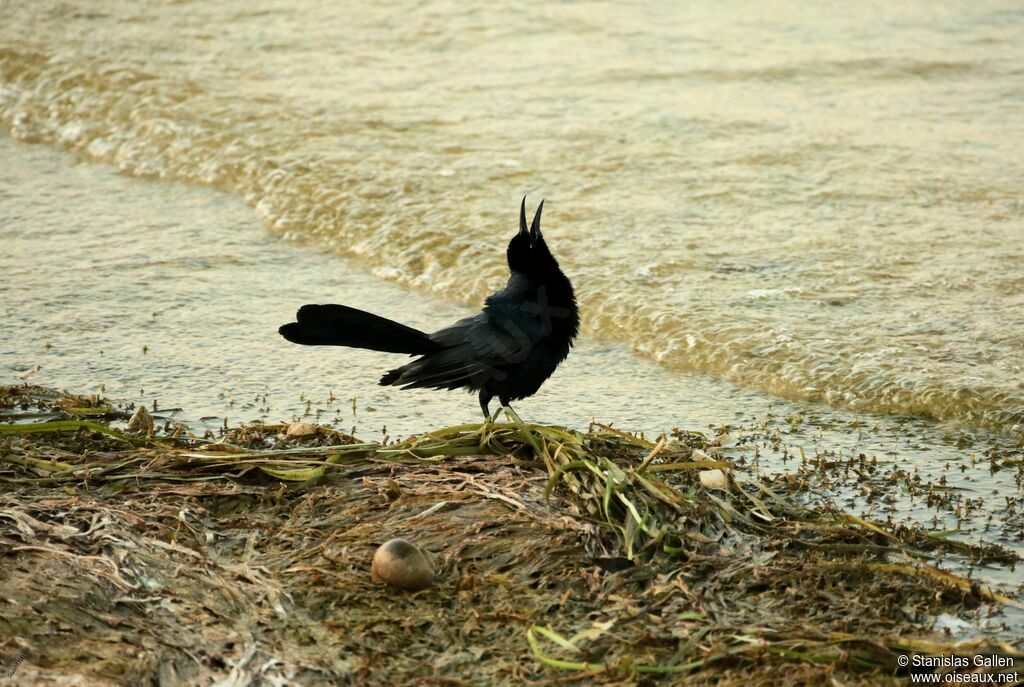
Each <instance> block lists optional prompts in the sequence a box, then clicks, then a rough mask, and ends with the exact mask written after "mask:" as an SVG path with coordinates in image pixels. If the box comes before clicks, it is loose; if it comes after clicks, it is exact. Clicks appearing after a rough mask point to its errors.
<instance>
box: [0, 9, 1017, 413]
mask: <svg viewBox="0 0 1024 687" xmlns="http://www.w3.org/2000/svg"><path fill="white" fill-rule="evenodd" d="M3 12H4V21H3V22H2V23H0V24H2V25H0V119H2V121H3V122H4V123H5V125H6V126H7V128H8V129H9V130H10V131H11V132H12V133H13V135H14V136H15V137H17V138H22V139H25V140H30V141H45V142H49V143H53V144H57V145H59V146H62V147H64V148H67V149H69V150H73V151H75V152H76V153H78V154H79V155H82V156H84V157H86V158H91V159H98V160H106V161H110V162H114V163H116V164H117V165H118V166H119V167H120V168H121V169H122V170H124V171H126V172H129V173H132V174H137V175H147V176H155V177H161V178H177V179H186V180H191V181H197V182H200V183H203V184H209V185H213V186H217V187H220V188H223V189H226V190H229V191H231V192H233V193H235V194H236V195H239V196H242V197H244V198H245V199H246V200H247V202H249V203H250V204H252V205H254V206H255V207H256V208H257V209H258V211H259V212H260V214H261V215H262V217H263V218H264V219H265V220H266V222H267V223H268V224H269V226H271V227H272V228H273V229H274V230H275V231H277V232H278V233H280V234H281V235H284V236H287V237H290V238H298V239H302V240H305V241H309V242H313V243H315V244H317V245H320V246H323V247H326V248H329V249H331V250H334V251H336V252H338V253H341V254H344V255H346V256H348V257H351V258H353V259H354V260H355V261H356V262H358V263H359V264H361V265H363V266H364V267H366V268H367V269H371V270H373V272H374V274H375V275H376V276H378V277H380V278H383V279H390V280H396V281H400V282H403V283H404V284H406V285H409V286H412V287H414V288H416V289H418V290H420V291H429V292H432V293H435V294H437V295H439V296H442V297H446V298H452V299H457V300H459V301H462V302H465V303H470V304H476V303H479V301H480V300H481V298H482V297H483V295H485V294H486V293H487V292H488V291H489V290H491V289H493V288H494V287H495V286H496V285H497V284H499V283H500V282H501V281H502V272H503V265H502V263H501V252H500V251H498V250H495V242H499V243H500V242H501V240H503V239H504V238H505V237H506V236H508V234H509V232H510V231H512V230H514V227H515V223H516V210H517V206H518V200H519V197H520V196H521V194H523V193H524V192H527V191H529V192H531V193H532V194H534V196H535V200H538V199H539V198H540V197H541V196H545V197H547V199H548V203H547V205H546V208H547V212H546V213H545V218H546V230H545V233H546V235H547V236H548V237H549V239H550V241H551V243H552V244H553V246H554V248H555V251H556V253H557V254H558V255H559V257H560V258H561V260H562V263H563V265H564V266H565V267H566V270H567V272H568V273H569V274H570V275H571V276H572V277H573V278H574V279H575V281H576V283H577V284H578V287H579V288H578V291H579V293H580V296H581V301H582V305H583V317H584V325H585V327H586V330H587V331H588V332H589V333H592V334H595V335H597V336H599V337H600V338H602V339H604V340H609V341H620V342H624V343H627V344H629V345H631V346H632V347H633V348H634V349H635V350H637V351H639V352H641V353H643V354H645V355H647V356H649V357H651V358H653V359H654V360H657V361H658V362H660V363H661V364H663V365H665V366H668V367H672V368H675V369H680V370H698V371H705V372H709V373H712V374H714V375H717V376H721V377H725V378H728V379H730V380H732V381H734V382H736V383H737V384H740V385H742V386H745V387H748V388H751V389H758V390H762V391H768V392H771V393H774V394H777V395H780V396H784V397H787V398H804V399H812V400H825V401H827V402H830V403H833V404H837V405H843V406H847V407H852V408H855V409H859V410H869V411H882V412H901V413H903V412H913V413H927V414H931V415H933V416H935V417H939V418H947V419H957V420H962V421H966V422H971V423H981V424H986V425H988V426H990V427H994V428H996V429H997V430H999V431H1003V432H1020V431H1021V428H1022V420H1024V371H1022V368H1021V360H1022V356H1021V354H1022V352H1024V260H1022V259H1021V250H1020V245H1021V240H1022V239H1024V223H1022V219H1024V203H1022V200H1021V196H1020V189H1021V188H1024V160H1022V158H1021V156H1020V155H1019V150H1020V149H1021V148H1022V147H1024V119H1022V118H1021V117H1020V116H1019V108H1020V106H1021V104H1022V99H1024V89H1022V88H1021V83H1022V82H1021V76H1022V74H1024V50H1021V41H1020V38H1021V36H1022V35H1024V10H1022V9H1021V7H1020V5H1019V3H1013V2H987V3H960V4H955V5H954V4H947V5H944V6H941V7H939V6H936V5H935V4H934V3H925V2H916V3H909V4H904V5H901V6H900V7H899V8H893V7H891V6H889V5H871V4H859V5H850V6H843V7H833V6H829V7H828V8H824V7H823V8H821V9H813V8H810V9H809V8H808V7H807V6H806V4H805V3H790V2H770V3H742V2H739V3H706V4H696V5H695V4H687V5H686V6H680V7H666V6H663V4H644V3H641V4H630V5H623V4H603V3H562V4H552V5H538V6H532V7H524V6H522V4H521V3H490V4H488V5H487V6H486V7H480V8H466V7H464V5H463V4H462V3H455V2H449V1H446V0H440V1H431V2H420V3H415V4H413V5H407V4H401V3H390V2H381V3H373V4H372V5H370V6H360V7H359V9H358V11H357V10H354V9H352V8H349V7H346V6H344V4H338V3H333V2H316V1H310V2H293V1H290V0H289V1H288V2H284V1H283V0H261V1H258V2H244V3H242V2H225V3H138V2H135V1H134V0H120V1H114V2H110V3H104V4H103V5H102V6H96V7H95V8H93V7H90V8H89V10H88V11H85V10H83V9H81V8H79V7H78V6H76V5H74V4H67V3H60V2H50V1H46V0H43V1H39V2H32V3H7V4H5V5H4V9H3ZM584 247H585V250H584V249H583V248H584Z"/></svg>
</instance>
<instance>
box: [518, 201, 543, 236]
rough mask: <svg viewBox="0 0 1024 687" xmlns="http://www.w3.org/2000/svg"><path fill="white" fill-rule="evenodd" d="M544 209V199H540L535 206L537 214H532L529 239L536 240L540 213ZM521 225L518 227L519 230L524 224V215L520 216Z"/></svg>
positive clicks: (538, 231) (538, 233)
mask: <svg viewBox="0 0 1024 687" xmlns="http://www.w3.org/2000/svg"><path fill="white" fill-rule="evenodd" d="M523 202H524V203H525V202H526V198H523ZM543 210H544V201H543V200H541V201H540V205H538V206H537V214H536V215H534V216H533V224H531V225H530V240H531V241H533V242H536V241H537V239H539V238H540V213H541V212H542V211H543ZM521 224H522V226H521V227H520V228H519V230H520V231H522V230H523V227H525V226H526V216H525V215H523V216H522V221H521Z"/></svg>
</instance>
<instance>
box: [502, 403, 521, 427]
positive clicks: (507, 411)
mask: <svg viewBox="0 0 1024 687" xmlns="http://www.w3.org/2000/svg"><path fill="white" fill-rule="evenodd" d="M501 407H502V408H504V409H505V414H506V415H508V416H509V417H510V418H512V422H515V423H516V424H520V425H521V424H523V420H522V418H520V417H519V413H517V412H516V411H514V410H512V406H510V405H509V404H508V401H502V402H501Z"/></svg>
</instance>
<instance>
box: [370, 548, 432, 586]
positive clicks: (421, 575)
mask: <svg viewBox="0 0 1024 687" xmlns="http://www.w3.org/2000/svg"><path fill="white" fill-rule="evenodd" d="M370 579H371V580H373V581H374V582H375V583H376V584H388V585H390V586H392V587H395V588H397V589H404V590H406V591H416V590H418V589H426V588H427V587H429V586H430V585H432V584H434V563H433V561H432V560H431V558H430V557H428V555H427V554H425V553H424V552H423V551H422V550H421V549H420V548H419V547H418V546H416V545H415V544H412V543H410V542H408V541H406V540H405V539H392V540H391V541H388V542H385V543H383V544H381V545H380V547H378V549H377V552H376V553H374V554H373V565H372V566H371V568H370Z"/></svg>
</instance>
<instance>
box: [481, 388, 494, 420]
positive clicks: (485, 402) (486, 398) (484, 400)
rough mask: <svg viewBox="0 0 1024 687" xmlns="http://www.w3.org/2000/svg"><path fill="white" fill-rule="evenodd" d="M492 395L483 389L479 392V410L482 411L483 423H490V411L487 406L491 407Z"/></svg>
mask: <svg viewBox="0 0 1024 687" xmlns="http://www.w3.org/2000/svg"><path fill="white" fill-rule="evenodd" d="M492 398H494V396H493V395H491V394H489V393H487V392H486V391H484V390H483V389H481V390H480V410H482V411H484V423H488V422H492V420H491V410H490V408H488V406H490V405H491V399H492Z"/></svg>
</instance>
